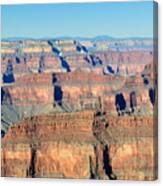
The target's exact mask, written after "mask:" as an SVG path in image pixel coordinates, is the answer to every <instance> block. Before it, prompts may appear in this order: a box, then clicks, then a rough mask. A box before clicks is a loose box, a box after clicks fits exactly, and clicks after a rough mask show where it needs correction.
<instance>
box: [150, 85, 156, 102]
mask: <svg viewBox="0 0 163 186" xmlns="http://www.w3.org/2000/svg"><path fill="white" fill-rule="evenodd" d="M149 98H150V101H151V103H152V105H153V106H154V103H155V90H154V89H153V88H150V89H149Z"/></svg>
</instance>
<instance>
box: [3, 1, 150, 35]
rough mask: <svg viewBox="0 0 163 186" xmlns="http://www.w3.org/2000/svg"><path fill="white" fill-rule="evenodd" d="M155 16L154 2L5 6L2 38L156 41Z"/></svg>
mask: <svg viewBox="0 0 163 186" xmlns="http://www.w3.org/2000/svg"><path fill="white" fill-rule="evenodd" d="M152 13H153V3H152V1H149V2H147V1H146V2H129V3H128V2H123V3H122V2H121V3H120V2H112V3H111V2H110V3H94V4H91V3H76V4H75V3H71V4H31V5H27V4H26V5H3V6H2V28H1V29H2V32H1V33H2V34H1V35H2V38H7V37H33V38H43V37H53V38H54V37H59V36H81V37H94V36H97V35H109V36H112V37H152V35H153V24H152V18H153V14H152Z"/></svg>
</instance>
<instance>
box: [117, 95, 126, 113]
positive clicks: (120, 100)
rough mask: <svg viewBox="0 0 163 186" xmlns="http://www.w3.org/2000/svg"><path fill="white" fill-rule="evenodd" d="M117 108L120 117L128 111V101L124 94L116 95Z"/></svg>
mask: <svg viewBox="0 0 163 186" xmlns="http://www.w3.org/2000/svg"><path fill="white" fill-rule="evenodd" d="M115 106H116V110H117V113H118V116H120V115H124V111H125V109H126V101H125V98H124V96H123V94H122V93H119V94H116V96H115Z"/></svg>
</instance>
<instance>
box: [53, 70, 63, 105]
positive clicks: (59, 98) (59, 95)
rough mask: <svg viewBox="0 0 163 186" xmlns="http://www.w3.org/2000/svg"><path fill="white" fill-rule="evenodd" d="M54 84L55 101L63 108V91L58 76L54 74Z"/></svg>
mask: <svg viewBox="0 0 163 186" xmlns="http://www.w3.org/2000/svg"><path fill="white" fill-rule="evenodd" d="M52 83H53V87H54V94H53V101H54V103H55V102H57V103H58V105H60V106H62V98H63V91H62V87H61V86H60V85H59V84H58V80H57V77H56V74H54V73H53V74H52Z"/></svg>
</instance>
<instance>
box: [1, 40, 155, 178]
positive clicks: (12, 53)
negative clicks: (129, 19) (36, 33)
mask: <svg viewBox="0 0 163 186" xmlns="http://www.w3.org/2000/svg"><path fill="white" fill-rule="evenodd" d="M119 43H120V44H119ZM151 45H152V43H151V40H149V41H147V40H145V41H141V42H140V41H139V42H138V41H137V42H136V41H134V40H128V41H127V40H119V41H117V40H116V41H114V42H113V41H100V40H97V41H95V40H90V41H85V40H83V41H82V40H79V41H78V40H71V39H69V40H58V39H57V40H20V41H3V42H2V59H1V66H2V70H1V71H2V77H1V79H2V87H1V107H2V109H1V123H2V124H1V136H2V139H1V141H2V147H1V164H2V165H1V174H2V176H4V177H33V178H36V177H46V178H71V179H74V178H77V179H79V178H81V179H123V180H155V179H156V178H157V60H156V59H155V56H154V51H153V50H152V49H151Z"/></svg>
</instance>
